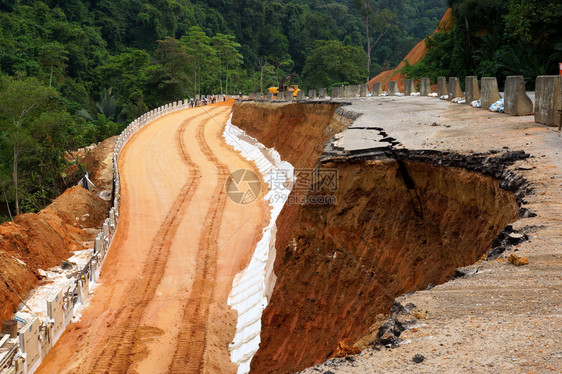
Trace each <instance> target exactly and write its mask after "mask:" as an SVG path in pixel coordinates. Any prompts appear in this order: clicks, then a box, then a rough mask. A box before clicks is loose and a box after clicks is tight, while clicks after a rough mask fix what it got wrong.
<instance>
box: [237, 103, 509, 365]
mask: <svg viewBox="0 0 562 374" xmlns="http://www.w3.org/2000/svg"><path fill="white" fill-rule="evenodd" d="M322 106H324V108H325V109H322ZM328 109H329V110H328ZM322 110H324V111H326V110H328V111H327V112H325V113H324V114H323V116H320V117H315V119H316V121H315V122H313V123H309V122H308V121H307V113H308V112H309V111H314V112H316V113H321V112H322ZM333 110H334V108H333V104H320V103H318V104H314V105H311V104H291V105H279V104H265V105H264V104H252V103H241V104H236V106H235V109H234V117H233V123H234V124H235V125H237V126H239V127H241V128H242V129H244V130H245V131H247V132H248V134H249V135H252V136H255V137H257V138H258V139H260V141H262V142H263V143H264V144H265V145H266V146H268V147H271V146H274V147H275V148H276V149H277V150H278V151H279V153H280V154H281V156H282V158H283V159H285V160H289V161H290V162H291V163H293V165H295V167H297V168H298V167H309V168H316V167H317V166H318V163H317V161H318V157H319V156H320V152H319V150H320V149H322V148H323V147H324V144H325V142H326V140H327V139H328V138H329V137H331V135H332V134H333V131H334V129H335V128H339V127H340V126H342V125H343V124H345V123H349V121H350V119H349V118H344V117H341V116H340V115H338V113H342V114H343V113H346V112H344V111H341V110H338V111H337V112H336V111H333ZM332 111H333V112H334V113H335V114H336V115H335V117H334V118H330V117H329V113H330V112H332ZM288 118H290V120H287V119H288ZM295 123H298V124H299V126H295V125H294V124H295ZM280 128H283V129H284V131H283V136H282V137H280V136H279V135H277V134H279V129H280ZM301 142H302V146H301V145H300V144H301ZM313 149H315V150H316V151H315V152H313V151H311V150H313ZM315 158H316V159H315ZM329 168H334V169H337V170H338V173H339V176H338V181H339V185H338V188H337V190H336V191H335V192H334V193H333V194H332V196H334V197H335V198H336V200H337V203H336V204H333V205H310V204H308V205H300V204H289V205H287V206H285V208H284V209H283V211H282V212H281V215H280V216H279V219H278V221H277V224H278V228H279V231H278V234H277V241H276V243H277V259H276V262H275V273H276V275H277V277H278V278H277V284H276V286H275V289H274V291H273V295H272V298H271V302H270V304H269V306H268V307H267V308H266V310H265V312H264V316H263V318H262V322H263V328H262V334H261V337H262V344H261V346H260V350H259V351H258V353H257V354H256V356H255V357H254V359H253V361H252V372H255V373H265V372H292V371H295V370H299V369H302V368H305V367H307V366H309V365H312V364H314V363H318V362H321V361H323V360H325V359H326V358H328V357H330V356H331V355H333V354H334V351H335V350H336V348H337V347H338V343H340V342H341V341H344V340H346V339H348V340H349V341H350V342H351V344H353V343H354V342H356V341H358V340H359V339H360V338H362V337H363V336H365V335H367V334H369V333H370V331H369V329H370V328H371V326H372V325H373V324H374V323H375V322H377V321H379V322H380V318H381V317H380V315H381V314H386V313H388V310H389V306H390V305H391V304H392V301H393V299H394V298H395V297H397V296H399V295H401V294H403V293H407V292H411V291H414V290H418V289H424V288H425V287H427V286H428V284H430V283H431V284H434V285H435V284H439V283H443V282H445V281H447V280H449V279H450V278H451V277H452V275H453V273H454V271H455V269H456V268H457V267H460V266H464V265H468V264H471V263H474V262H475V261H477V260H478V259H479V258H480V257H481V256H482V255H483V254H485V253H486V251H487V250H489V249H490V248H491V243H492V240H493V239H494V237H495V236H496V235H497V234H498V233H499V231H500V230H501V229H502V228H503V227H504V226H505V225H506V224H507V223H509V222H511V221H513V220H515V219H516V218H517V217H518V205H517V203H516V201H515V197H514V195H513V194H512V193H511V192H507V191H505V190H503V189H501V188H499V183H498V181H496V180H494V179H492V178H490V177H485V176H482V175H480V174H478V173H474V172H469V171H466V170H463V169H457V168H444V167H438V166H433V165H429V164H425V163H419V162H408V161H405V162H404V163H403V164H402V166H401V167H399V164H398V163H397V162H396V161H395V160H387V161H350V160H345V159H344V160H342V162H331V163H328V164H325V165H323V166H322V169H329ZM323 192H324V193H327V194H328V195H330V194H329V193H328V192H327V191H323ZM293 194H301V195H306V192H304V193H303V192H302V191H293ZM290 200H292V201H298V199H290ZM377 315H379V317H377ZM377 318H378V319H377Z"/></svg>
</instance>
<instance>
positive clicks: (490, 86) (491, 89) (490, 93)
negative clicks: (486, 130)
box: [481, 77, 502, 109]
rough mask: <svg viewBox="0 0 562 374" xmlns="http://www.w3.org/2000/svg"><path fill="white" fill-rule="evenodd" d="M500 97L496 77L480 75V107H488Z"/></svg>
mask: <svg viewBox="0 0 562 374" xmlns="http://www.w3.org/2000/svg"><path fill="white" fill-rule="evenodd" d="M501 98H502V97H501V95H500V91H499V90H498V80H497V79H496V77H482V97H481V100H482V108H485V109H488V108H490V105H492V104H493V103H495V102H496V101H498V100H499V99H501Z"/></svg>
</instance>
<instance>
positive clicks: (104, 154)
mask: <svg viewBox="0 0 562 374" xmlns="http://www.w3.org/2000/svg"><path fill="white" fill-rule="evenodd" d="M116 141H117V136H113V137H111V138H107V139H105V140H104V141H102V142H100V143H99V144H98V145H95V144H93V145H90V146H88V147H85V148H80V149H78V150H76V151H73V152H69V153H68V154H67V155H66V159H67V160H68V161H69V162H73V164H72V165H70V166H69V167H68V168H66V170H65V171H64V176H65V178H69V179H70V182H71V183H72V184H75V183H78V181H79V180H80V178H82V177H83V176H84V173H85V172H88V174H89V176H90V180H91V181H92V183H94V185H95V186H96V187H95V189H94V192H96V193H100V192H101V191H104V190H111V189H112V187H113V148H114V147H115V142H116ZM74 157H76V159H77V160H78V162H80V164H81V165H82V167H81V168H80V167H78V165H77V164H76V159H74Z"/></svg>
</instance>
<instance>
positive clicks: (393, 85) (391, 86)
mask: <svg viewBox="0 0 562 374" xmlns="http://www.w3.org/2000/svg"><path fill="white" fill-rule="evenodd" d="M399 92H400V91H398V82H396V81H390V82H388V94H389V95H391V96H392V95H396V94H397V93H399Z"/></svg>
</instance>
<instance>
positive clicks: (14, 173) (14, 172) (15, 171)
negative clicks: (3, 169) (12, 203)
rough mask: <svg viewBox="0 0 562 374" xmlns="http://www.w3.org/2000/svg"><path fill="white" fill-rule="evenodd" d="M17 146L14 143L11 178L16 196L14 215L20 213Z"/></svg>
mask: <svg viewBox="0 0 562 374" xmlns="http://www.w3.org/2000/svg"><path fill="white" fill-rule="evenodd" d="M19 153H20V151H19V147H18V146H17V145H14V163H13V168H12V178H13V179H14V189H15V197H16V215H18V214H20V202H19V196H18V195H19V194H18V162H19V156H20V155H19Z"/></svg>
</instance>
